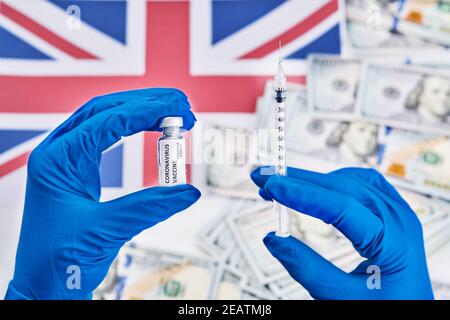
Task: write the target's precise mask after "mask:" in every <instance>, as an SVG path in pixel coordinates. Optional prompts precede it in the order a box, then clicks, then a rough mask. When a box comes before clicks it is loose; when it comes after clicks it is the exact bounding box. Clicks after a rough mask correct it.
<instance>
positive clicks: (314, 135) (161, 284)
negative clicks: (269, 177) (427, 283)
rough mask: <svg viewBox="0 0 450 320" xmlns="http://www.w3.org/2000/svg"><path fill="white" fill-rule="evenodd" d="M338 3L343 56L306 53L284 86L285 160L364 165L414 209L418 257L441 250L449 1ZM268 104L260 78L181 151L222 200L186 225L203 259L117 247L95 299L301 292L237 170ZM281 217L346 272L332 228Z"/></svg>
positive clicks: (268, 118) (267, 157) (263, 139)
mask: <svg viewBox="0 0 450 320" xmlns="http://www.w3.org/2000/svg"><path fill="white" fill-rule="evenodd" d="M345 3H346V37H345V38H346V41H344V42H343V43H342V47H343V49H344V50H343V51H347V52H346V54H344V55H341V56H338V55H336V56H334V55H321V54H311V55H310V56H308V59H307V84H306V85H300V84H295V83H288V88H287V99H286V151H287V153H286V160H287V163H288V165H290V166H295V167H300V168H304V169H309V170H315V171H321V172H328V171H332V170H335V169H338V168H341V167H346V166H361V167H370V168H375V169H377V170H378V171H380V172H381V173H383V174H384V175H385V177H386V178H387V179H388V180H389V181H390V182H391V183H392V184H393V185H394V186H395V187H396V188H397V189H398V191H399V192H400V194H401V195H402V196H403V197H404V198H405V200H406V201H407V202H408V203H409V204H410V206H411V208H412V209H413V210H414V211H415V212H416V214H417V216H418V218H419V220H420V221H421V223H422V225H423V232H424V240H425V248H426V254H427V259H430V258H432V257H433V256H434V257H437V256H439V257H440V256H442V254H440V252H445V250H448V247H449V243H450V54H449V50H448V47H449V45H450V0H449V1H447V0H443V1H437V0H436V1H435V0H430V1H423V0H408V1H400V0H398V1H395V0H389V1H387V0H347V1H345ZM405 62H406V63H405ZM219 98H223V97H219ZM273 100H274V98H273V83H272V81H268V82H267V83H266V85H265V88H264V93H263V95H262V96H261V97H259V98H257V101H256V112H255V115H254V119H255V122H254V123H246V121H237V120H235V121H232V123H224V122H223V121H217V122H216V123H214V121H212V122H209V123H207V124H204V125H205V128H204V130H209V131H207V134H208V135H209V136H208V137H207V138H206V139H205V135H203V136H200V140H201V141H200V144H201V145H202V148H203V149H202V150H201V151H198V150H196V149H194V151H193V154H194V155H195V154H196V153H201V155H200V157H201V158H202V160H203V161H204V162H203V163H202V165H197V166H193V167H192V175H193V177H196V178H197V180H196V183H195V184H196V185H198V187H200V188H201V189H202V194H203V198H207V197H208V192H210V193H212V194H214V195H215V196H216V197H221V198H222V197H223V198H226V199H228V201H227V204H228V205H227V206H226V207H224V208H218V210H222V212H218V213H217V214H216V215H212V216H214V218H212V219H211V221H209V222H208V223H207V224H206V225H205V226H203V228H202V229H201V230H200V232H199V233H198V234H197V236H196V241H195V243H196V245H197V246H198V248H199V249H201V251H202V252H203V255H200V256H191V255H188V254H186V253H184V252H181V251H179V250H177V249H176V245H175V244H174V250H173V251H168V250H166V249H161V248H158V247H147V246H142V247H139V246H136V245H133V244H129V245H127V246H126V247H124V248H123V249H122V250H121V251H120V253H119V255H118V257H117V259H116V261H115V262H114V264H113V265H112V267H111V269H110V271H109V273H108V275H107V277H106V278H105V280H104V282H103V283H102V284H101V285H100V287H99V288H98V289H97V290H96V292H95V294H94V298H96V299H311V297H310V295H309V294H308V292H307V291H306V290H305V289H304V288H303V287H302V286H301V285H300V284H298V283H297V282H295V281H294V280H293V279H292V278H291V277H290V276H289V274H288V273H287V272H286V271H285V270H284V269H283V268H282V266H281V265H280V264H279V263H278V262H277V261H276V260H275V259H274V258H273V257H272V256H271V255H270V253H269V252H268V251H267V249H266V248H265V247H264V244H263V242H262V239H263V237H264V236H265V235H266V234H267V233H268V232H270V231H273V230H276V228H277V217H276V215H275V214H274V211H273V207H272V203H268V202H265V201H263V200H262V199H261V198H260V197H259V195H258V190H257V188H256V187H255V185H254V184H253V183H252V182H251V180H250V179H249V173H250V171H251V170H252V169H254V168H255V167H256V166H259V165H267V164H272V158H271V154H273V150H272V147H273V145H274V144H273V139H274V137H273V136H272V135H271V134H270V132H271V131H272V130H273V129H274V127H275V119H276V116H275V113H274V112H275V108H274V101H273ZM197 127H198V126H197ZM268 132H269V134H268ZM213 136H216V139H210V138H212V137H213ZM217 137H219V138H217ZM227 137H231V140H233V141H234V142H236V141H238V140H239V141H241V142H240V143H233V144H231V145H230V144H229V143H224V141H227ZM195 139H197V140H198V135H197V138H195V137H194V142H195ZM202 139H203V140H202ZM213 140H215V143H212V142H211V141H213ZM217 142H219V143H217ZM205 159H207V161H205ZM198 177H200V183H198V182H199V178H198ZM290 214H291V233H292V235H293V236H295V237H297V238H298V239H300V240H302V241H304V242H305V243H307V244H308V245H309V246H311V247H312V248H313V249H315V250H316V251H317V252H319V253H320V254H322V255H323V256H324V257H325V258H327V259H329V260H330V261H332V262H333V263H334V264H335V265H336V266H338V267H340V268H342V269H343V270H345V271H351V270H353V269H354V268H355V267H356V266H357V265H358V264H359V263H360V262H361V261H363V258H362V257H360V256H359V255H358V253H357V252H356V251H355V250H354V248H353V246H352V244H351V243H350V242H349V241H348V240H347V239H346V238H345V237H344V236H343V235H342V234H341V233H340V232H339V231H337V230H336V229H335V228H333V227H332V226H330V225H327V224H325V223H323V222H321V221H319V220H317V219H314V218H311V217H309V216H308V215H306V214H301V213H300V214H299V213H296V212H290ZM446 248H447V249H446ZM440 250H442V251H440ZM447 252H448V251H447ZM446 259H447V257H446ZM431 278H432V285H433V290H434V293H435V297H436V298H438V299H450V281H445V280H443V279H444V278H445V277H443V278H442V277H441V278H439V277H437V278H434V277H433V274H432V275H431ZM447 278H448V277H447Z"/></svg>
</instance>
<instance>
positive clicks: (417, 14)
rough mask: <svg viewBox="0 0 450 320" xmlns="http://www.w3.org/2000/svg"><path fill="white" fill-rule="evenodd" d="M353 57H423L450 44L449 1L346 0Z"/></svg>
mask: <svg viewBox="0 0 450 320" xmlns="http://www.w3.org/2000/svg"><path fill="white" fill-rule="evenodd" d="M345 2H346V25H347V38H348V39H347V40H348V49H349V50H350V51H351V53H353V54H364V55H366V54H368V55H378V54H383V55H386V54H404V53H407V54H408V55H411V54H413V55H422V54H424V53H427V54H430V53H435V54H436V53H442V52H443V50H445V49H444V48H445V47H448V46H449V45H450V19H449V14H450V2H449V1H448V0H406V1H405V0H346V1H345Z"/></svg>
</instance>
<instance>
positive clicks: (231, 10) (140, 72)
mask: <svg viewBox="0 0 450 320" xmlns="http://www.w3.org/2000/svg"><path fill="white" fill-rule="evenodd" d="M343 15H344V8H343V5H342V4H341V3H340V2H339V1H338V0H314V1H310V0H290V1H284V0H246V1H212V0H193V1H191V2H188V1H178V2H174V1H145V0H128V1H125V0H117V1H98V0H92V1H86V0H85V1H80V0H70V1H68V0H67V1H64V0H1V1H0V179H2V177H5V176H6V175H8V174H10V173H11V172H13V171H15V170H17V169H19V168H21V167H22V166H23V165H25V164H26V160H27V155H28V154H29V152H30V151H31V150H32V149H33V148H34V147H35V146H36V145H37V143H38V142H39V141H41V140H42V138H43V137H45V135H46V134H47V132H48V131H49V130H51V129H52V128H53V127H55V126H56V125H57V124H58V123H59V122H61V121H62V120H63V118H64V117H66V116H67V115H68V114H69V113H71V112H73V111H74V109H75V108H76V107H77V106H80V105H81V104H83V102H85V101H87V100H89V99H90V98H91V97H93V96H96V95H100V94H105V93H108V92H112V91H122V90H130V89H135V88H142V87H152V86H164V87H177V88H180V89H181V90H183V91H184V92H185V93H186V94H187V95H188V96H189V98H190V101H191V103H192V105H193V109H194V111H195V112H253V111H254V108H255V100H256V97H257V96H258V95H261V93H262V91H263V87H264V83H265V81H266V80H267V79H268V78H269V77H270V76H271V75H272V73H273V71H274V65H275V59H277V57H278V42H279V41H281V42H282V45H283V46H282V49H281V55H282V56H283V58H284V59H285V61H286V64H285V66H286V70H287V71H288V75H290V78H289V80H290V81H295V82H304V80H305V79H304V73H305V68H304V58H305V57H306V55H307V54H309V53H312V52H321V53H340V52H341V32H342V29H343V28H342V20H343ZM230 93H232V94H230ZM154 145H155V144H154V135H152V134H151V133H146V134H144V135H138V136H137V137H134V138H130V140H129V141H128V140H125V142H122V143H121V144H118V145H116V146H114V147H113V148H112V149H111V150H109V151H108V152H107V153H105V156H104V157H103V159H102V170H103V171H104V174H102V185H103V186H104V187H124V186H142V185H148V184H152V183H153V182H154V181H155V178H156V172H157V168H156V163H155V161H154V159H155V157H154V150H155V148H154ZM136 155H138V156H136ZM136 168H142V170H141V169H138V170H136ZM136 172H138V173H136Z"/></svg>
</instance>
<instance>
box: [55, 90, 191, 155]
mask: <svg viewBox="0 0 450 320" xmlns="http://www.w3.org/2000/svg"><path fill="white" fill-rule="evenodd" d="M168 116H180V117H183V120H184V125H183V127H184V128H185V129H188V130H189V129H190V128H192V126H193V125H194V123H195V117H194V114H193V113H192V112H191V111H190V105H189V103H188V101H187V98H186V96H185V95H184V94H182V93H180V91H169V92H164V93H160V94H157V95H152V96H150V97H145V96H144V97H135V98H133V99H130V100H128V101H126V102H125V103H124V104H123V105H121V106H120V107H118V108H112V109H109V110H105V111H103V112H100V113H98V114H96V115H94V116H93V117H91V118H89V119H88V120H86V121H85V122H83V123H82V124H80V125H79V126H78V127H76V128H75V129H73V130H72V131H70V132H69V133H68V134H67V135H65V136H64V137H63V140H64V141H65V142H67V143H68V144H69V145H70V146H72V147H77V146H78V147H79V150H80V151H83V152H84V153H87V154H88V155H90V156H95V155H99V154H100V153H101V152H102V151H104V150H106V149H107V148H109V147H110V146H111V145H113V144H114V143H115V142H117V141H118V140H120V139H121V138H122V137H123V136H129V135H132V134H135V133H137V132H140V131H144V130H159V128H158V123H159V121H160V120H161V119H162V118H164V117H168Z"/></svg>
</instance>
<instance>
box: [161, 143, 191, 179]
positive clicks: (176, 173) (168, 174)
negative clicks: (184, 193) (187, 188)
mask: <svg viewBox="0 0 450 320" xmlns="http://www.w3.org/2000/svg"><path fill="white" fill-rule="evenodd" d="M185 157H186V154H185V144H184V140H183V139H163V140H160V141H159V184H160V185H163V186H170V185H177V184H184V183H186V158H185Z"/></svg>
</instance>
